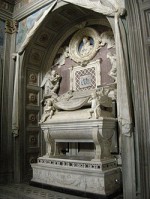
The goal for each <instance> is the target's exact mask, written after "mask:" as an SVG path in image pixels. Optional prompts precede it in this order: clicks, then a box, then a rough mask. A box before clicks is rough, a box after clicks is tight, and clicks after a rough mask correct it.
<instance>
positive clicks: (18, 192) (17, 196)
mask: <svg viewBox="0 0 150 199" xmlns="http://www.w3.org/2000/svg"><path fill="white" fill-rule="evenodd" d="M87 197H88V196H87ZM87 197H79V196H74V195H70V194H65V193H60V192H56V191H51V190H47V189H42V188H37V187H33V186H30V185H28V184H10V185H0V199H86V198H87ZM88 198H89V197H88ZM98 198H99V197H98ZM102 198H103V197H102ZM92 199H97V197H92ZM110 199H123V197H122V196H121V195H120V196H117V197H112V198H110Z"/></svg>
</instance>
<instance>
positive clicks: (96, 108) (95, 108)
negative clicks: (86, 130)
mask: <svg viewBox="0 0 150 199" xmlns="http://www.w3.org/2000/svg"><path fill="white" fill-rule="evenodd" d="M89 102H91V109H90V110H89V114H90V116H89V119H90V118H92V114H94V117H95V119H98V118H99V117H100V112H101V109H100V100H99V99H98V96H97V94H96V93H92V94H91V98H90V99H89Z"/></svg>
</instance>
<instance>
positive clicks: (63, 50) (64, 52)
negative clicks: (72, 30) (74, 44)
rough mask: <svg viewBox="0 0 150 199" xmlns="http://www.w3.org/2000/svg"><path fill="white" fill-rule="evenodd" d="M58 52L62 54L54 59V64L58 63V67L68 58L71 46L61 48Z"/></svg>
mask: <svg viewBox="0 0 150 199" xmlns="http://www.w3.org/2000/svg"><path fill="white" fill-rule="evenodd" d="M58 54H60V56H59V58H58V59H55V60H54V66H56V65H58V68H60V67H61V66H63V65H64V64H65V61H66V58H67V57H69V47H68V46H66V47H64V48H60V49H59V51H58Z"/></svg>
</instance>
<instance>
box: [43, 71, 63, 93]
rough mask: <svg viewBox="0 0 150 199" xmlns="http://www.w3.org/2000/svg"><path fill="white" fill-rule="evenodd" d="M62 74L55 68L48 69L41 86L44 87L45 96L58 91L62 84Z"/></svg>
mask: <svg viewBox="0 0 150 199" xmlns="http://www.w3.org/2000/svg"><path fill="white" fill-rule="evenodd" d="M60 79H61V77H60V75H58V74H57V72H56V71H55V70H52V71H48V72H47V73H46V75H45V77H44V79H43V81H42V83H41V88H43V87H44V96H49V95H53V94H56V93H57V90H58V88H59V85H60Z"/></svg>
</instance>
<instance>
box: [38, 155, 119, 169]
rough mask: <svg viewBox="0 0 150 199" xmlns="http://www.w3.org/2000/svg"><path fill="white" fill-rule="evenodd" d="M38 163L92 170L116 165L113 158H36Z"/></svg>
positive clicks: (110, 167)
mask: <svg viewBox="0 0 150 199" xmlns="http://www.w3.org/2000/svg"><path fill="white" fill-rule="evenodd" d="M38 163H41V164H47V165H53V166H59V167H68V168H71V167H72V168H79V169H80V168H82V169H90V170H91V169H92V170H101V171H102V170H108V169H112V168H116V167H117V162H116V160H114V159H111V160H106V161H104V162H95V161H83V160H65V159H60V158H44V157H40V158H38Z"/></svg>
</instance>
